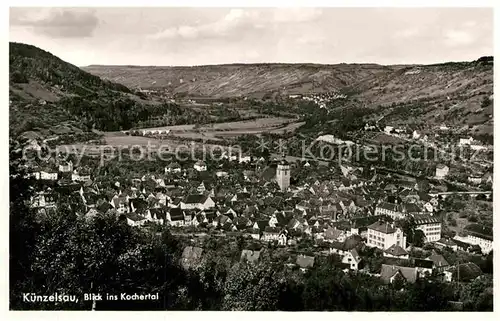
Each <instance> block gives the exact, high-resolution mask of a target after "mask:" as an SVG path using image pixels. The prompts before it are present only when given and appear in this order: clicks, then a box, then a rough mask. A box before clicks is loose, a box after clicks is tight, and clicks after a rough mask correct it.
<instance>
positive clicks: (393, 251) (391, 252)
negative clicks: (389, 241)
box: [383, 244, 410, 259]
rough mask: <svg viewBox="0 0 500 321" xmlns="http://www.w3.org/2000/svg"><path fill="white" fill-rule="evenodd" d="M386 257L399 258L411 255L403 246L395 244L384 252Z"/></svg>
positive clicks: (406, 257) (407, 257)
mask: <svg viewBox="0 0 500 321" xmlns="http://www.w3.org/2000/svg"><path fill="white" fill-rule="evenodd" d="M383 255H384V256H385V257H394V258H398V259H409V258H410V255H409V254H408V252H406V250H405V249H403V248H402V247H401V246H399V245H396V244H393V245H391V247H389V248H388V249H386V250H385V251H384V254H383Z"/></svg>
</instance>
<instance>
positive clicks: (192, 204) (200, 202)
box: [180, 194, 215, 210]
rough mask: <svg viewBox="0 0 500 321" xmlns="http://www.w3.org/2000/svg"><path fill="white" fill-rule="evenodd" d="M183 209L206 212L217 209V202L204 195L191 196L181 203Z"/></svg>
mask: <svg viewBox="0 0 500 321" xmlns="http://www.w3.org/2000/svg"><path fill="white" fill-rule="evenodd" d="M180 206H181V209H186V210H192V209H200V210H206V209H210V208H214V207H215V202H214V201H213V199H212V198H211V197H210V196H207V195H203V194H191V195H188V196H186V198H185V199H184V200H183V201H181V203H180Z"/></svg>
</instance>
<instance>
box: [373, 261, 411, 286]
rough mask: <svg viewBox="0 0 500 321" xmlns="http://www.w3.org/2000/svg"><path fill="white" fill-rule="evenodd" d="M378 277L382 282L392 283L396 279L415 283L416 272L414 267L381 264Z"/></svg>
mask: <svg viewBox="0 0 500 321" xmlns="http://www.w3.org/2000/svg"><path fill="white" fill-rule="evenodd" d="M380 278H381V279H382V281H383V282H384V283H393V282H395V281H397V280H401V281H403V282H408V283H415V281H416V280H417V278H418V273H417V268H416V267H406V266H397V265H388V264H382V268H381V270H380Z"/></svg>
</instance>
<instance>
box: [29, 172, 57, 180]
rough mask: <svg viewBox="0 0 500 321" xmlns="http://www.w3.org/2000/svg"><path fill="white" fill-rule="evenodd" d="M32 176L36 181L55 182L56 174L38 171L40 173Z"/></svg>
mask: <svg viewBox="0 0 500 321" xmlns="http://www.w3.org/2000/svg"><path fill="white" fill-rule="evenodd" d="M34 176H35V178H36V179H38V180H43V181H57V172H46V171H40V172H35V173H34Z"/></svg>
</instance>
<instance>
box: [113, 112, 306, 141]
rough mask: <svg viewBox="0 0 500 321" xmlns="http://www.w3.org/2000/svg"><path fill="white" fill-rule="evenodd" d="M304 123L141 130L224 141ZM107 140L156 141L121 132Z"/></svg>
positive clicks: (271, 120)
mask: <svg viewBox="0 0 500 321" xmlns="http://www.w3.org/2000/svg"><path fill="white" fill-rule="evenodd" d="M303 124H304V123H303V122H295V120H294V119H291V118H285V117H266V118H258V119H254V120H244V121H237V122H227V123H212V124H206V125H200V126H196V125H194V124H190V125H178V126H164V127H154V128H142V129H141V130H150V131H152V130H170V134H169V135H171V136H173V137H177V138H182V139H188V140H189V139H192V140H197V139H198V140H199V139H205V140H214V141H217V140H224V139H230V138H235V137H237V136H240V135H245V134H251V135H259V134H262V133H275V134H280V133H284V132H285V131H289V132H290V131H294V130H295V129H297V128H298V127H300V126H302V125H303ZM105 137H106V140H107V141H109V142H110V144H111V145H114V144H115V142H116V140H119V141H120V142H123V141H130V142H131V143H129V144H132V145H133V144H143V143H144V142H146V144H147V141H148V140H153V141H154V140H155V139H154V138H147V137H140V136H127V135H125V134H123V133H121V132H108V133H105Z"/></svg>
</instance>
